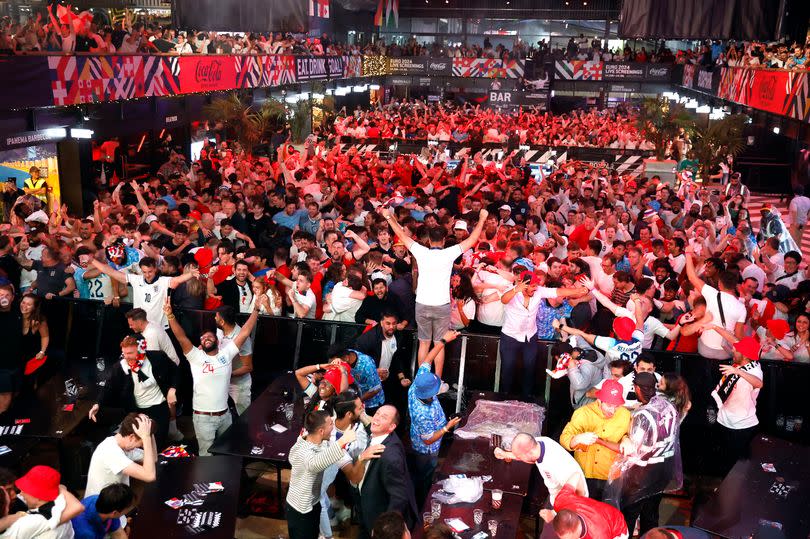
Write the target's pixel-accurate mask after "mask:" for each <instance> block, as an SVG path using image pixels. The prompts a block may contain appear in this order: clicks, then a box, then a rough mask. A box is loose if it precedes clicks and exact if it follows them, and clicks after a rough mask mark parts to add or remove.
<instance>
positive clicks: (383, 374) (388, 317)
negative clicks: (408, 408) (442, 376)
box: [354, 310, 411, 408]
mask: <svg viewBox="0 0 810 539" xmlns="http://www.w3.org/2000/svg"><path fill="white" fill-rule="evenodd" d="M398 323H399V315H397V314H396V313H395V312H394V311H388V310H386V311H383V313H382V318H381V319H380V322H379V323H378V324H376V325H375V326H374V327H373V328H371V329H370V330H368V331H366V332H365V333H363V334H362V335H360V336H359V337H358V338H357V341H356V342H355V346H354V349H355V350H358V351H360V352H363V353H364V354H366V355H367V356H370V357H371V358H372V359H373V360H374V363H376V364H377V373H378V374H379V375H380V380H382V383H383V392H384V393H385V395H386V396H387V397H388V402H390V403H393V404H394V405H396V406H397V408H400V406H399V405H400V404H402V405H403V406H404V405H405V390H404V388H407V387H408V386H410V385H411V380H410V378H409V377H408V373H407V372H406V370H405V369H406V368H407V358H403V357H402V356H403V352H404V349H403V347H402V346H401V344H402V343H401V341H400V339H399V335H398V334H397V324H398Z"/></svg>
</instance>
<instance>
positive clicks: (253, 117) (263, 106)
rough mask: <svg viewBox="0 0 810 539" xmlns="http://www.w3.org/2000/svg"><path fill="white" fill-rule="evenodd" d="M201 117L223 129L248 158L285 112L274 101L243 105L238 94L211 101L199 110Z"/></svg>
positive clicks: (280, 105)
mask: <svg viewBox="0 0 810 539" xmlns="http://www.w3.org/2000/svg"><path fill="white" fill-rule="evenodd" d="M203 114H205V116H206V117H207V118H208V119H209V120H210V121H211V122H214V123H215V124H217V125H220V126H222V128H224V129H226V130H227V131H228V134H229V135H231V136H233V137H234V138H235V139H236V141H237V142H238V143H239V145H240V146H241V147H242V148H243V149H244V151H245V153H247V154H248V155H252V153H253V150H254V148H256V146H258V145H259V144H261V143H262V142H264V141H265V139H266V138H267V136H268V135H269V134H270V132H272V131H274V130H275V129H277V127H278V126H279V125H282V124H283V122H284V117H285V114H286V111H285V109H284V105H283V104H282V103H280V102H279V101H277V100H275V99H266V100H264V101H262V102H261V103H258V104H247V103H245V102H244V101H243V100H242V98H240V96H239V94H237V93H236V92H231V93H229V94H227V95H225V96H220V97H215V98H214V99H213V100H212V101H211V103H209V104H207V105H205V107H203Z"/></svg>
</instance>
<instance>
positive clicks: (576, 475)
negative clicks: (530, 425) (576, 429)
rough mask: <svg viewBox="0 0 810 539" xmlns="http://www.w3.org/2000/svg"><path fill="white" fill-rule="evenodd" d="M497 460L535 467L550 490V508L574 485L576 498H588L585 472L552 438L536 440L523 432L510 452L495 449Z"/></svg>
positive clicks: (515, 440)
mask: <svg viewBox="0 0 810 539" xmlns="http://www.w3.org/2000/svg"><path fill="white" fill-rule="evenodd" d="M495 458H497V459H501V460H503V459H515V460H519V461H521V462H526V463H528V464H534V465H536V466H537V469H538V470H539V471H540V475H541V476H542V477H543V483H545V485H546V488H547V489H548V497H549V503H550V504H551V506H553V505H554V500H555V499H556V498H557V493H559V492H560V490H562V488H563V487H564V486H565V485H571V488H573V489H574V492H576V494H579V495H580V496H584V497H586V498H587V497H588V485H587V483H586V482H585V474H584V473H583V472H582V468H580V466H579V464H578V463H577V461H576V460H574V457H572V456H571V454H570V453H569V452H568V451H566V450H565V449H564V448H563V447H562V446H561V445H560V444H558V443H557V442H555V441H554V440H552V439H551V438H547V437H545V436H540V437H538V438H535V437H534V436H532V435H531V434H529V433H527V432H520V433H518V434H516V435H515V437H514V439H513V440H512V448H511V451H504V450H503V449H501V448H500V447H496V448H495Z"/></svg>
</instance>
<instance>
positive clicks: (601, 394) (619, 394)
mask: <svg viewBox="0 0 810 539" xmlns="http://www.w3.org/2000/svg"><path fill="white" fill-rule="evenodd" d="M596 398H597V399H599V400H600V401H602V402H604V403H605V404H611V405H613V406H622V405H623V404H624V388H623V387H622V385H621V384H620V383H619V382H618V381H616V380H605V381H604V382H602V388H601V389H600V390H599V391H597V392H596Z"/></svg>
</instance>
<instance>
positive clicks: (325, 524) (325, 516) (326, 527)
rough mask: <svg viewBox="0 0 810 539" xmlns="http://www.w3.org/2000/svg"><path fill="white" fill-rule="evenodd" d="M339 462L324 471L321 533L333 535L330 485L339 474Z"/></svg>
mask: <svg viewBox="0 0 810 539" xmlns="http://www.w3.org/2000/svg"><path fill="white" fill-rule="evenodd" d="M338 469H339V468H338V467H337V464H333V465H331V466H330V467H328V468H327V469H325V470H324V471H323V479H322V481H321V524H320V528H321V535H323V536H324V537H332V525H331V524H330V523H329V512H330V511H331V510H332V502H331V501H330V500H329V494H327V493H326V491H327V490H329V486H330V485H331V484H332V483H333V482H334V481H335V478H336V477H337V474H338Z"/></svg>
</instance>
